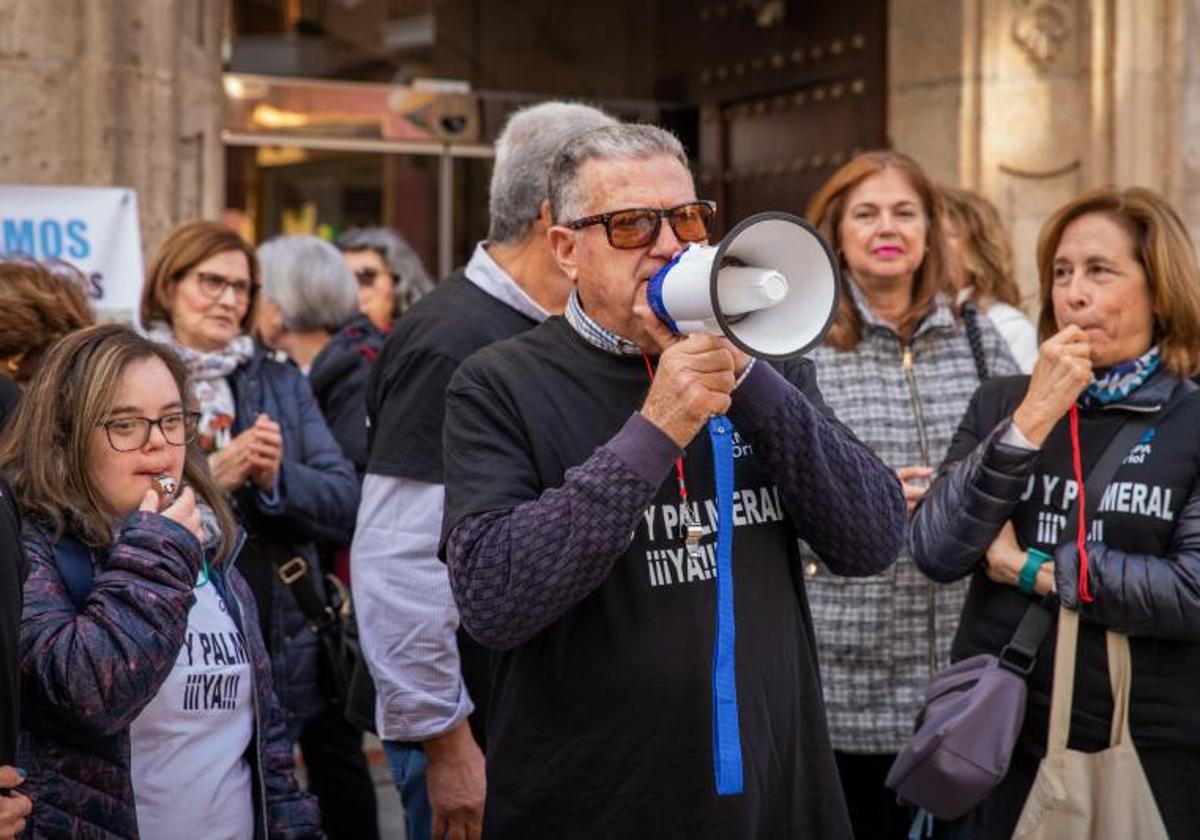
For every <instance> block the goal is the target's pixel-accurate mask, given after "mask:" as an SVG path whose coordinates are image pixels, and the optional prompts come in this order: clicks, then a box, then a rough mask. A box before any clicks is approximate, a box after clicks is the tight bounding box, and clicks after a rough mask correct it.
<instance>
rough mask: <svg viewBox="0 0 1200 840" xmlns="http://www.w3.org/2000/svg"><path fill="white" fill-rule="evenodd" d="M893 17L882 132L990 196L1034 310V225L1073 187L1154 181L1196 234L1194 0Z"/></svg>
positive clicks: (970, 2) (926, 3) (1042, 1)
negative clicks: (1189, 59)
mask: <svg viewBox="0 0 1200 840" xmlns="http://www.w3.org/2000/svg"><path fill="white" fill-rule="evenodd" d="M889 14H890V28H889V51H890V54H889V69H890V71H891V79H892V92H891V98H890V100H889V103H890V106H891V111H890V113H889V131H890V134H891V137H892V140H893V142H894V143H895V145H896V147H897V148H900V149H902V150H905V151H907V152H909V153H910V154H913V155H914V156H915V157H916V158H917V159H918V160H920V161H922V162H923V163H925V164H926V165H927V166H928V167H929V169H930V170H931V172H932V173H933V174H934V175H935V176H936V177H938V178H939V179H941V180H944V181H948V182H951V183H958V184H960V185H962V186H966V187H970V188H972V189H976V190H978V191H979V192H981V193H982V194H984V195H985V196H987V197H988V198H990V199H991V200H992V201H993V202H995V204H996V205H997V207H998V208H999V209H1000V212H1001V215H1002V216H1003V217H1004V219H1005V220H1006V221H1007V223H1008V225H1009V227H1010V229H1011V231H1012V235H1013V242H1014V247H1015V249H1016V255H1017V273H1018V280H1019V282H1020V284H1021V287H1022V291H1023V292H1024V293H1025V295H1026V299H1027V300H1028V301H1029V302H1030V306H1029V308H1030V310H1031V312H1032V311H1033V309H1034V308H1035V306H1036V305H1035V304H1034V303H1033V301H1032V298H1033V297H1034V295H1035V292H1036V288H1037V276H1036V267H1035V248H1036V243H1037V235H1038V231H1039V230H1040V228H1041V225H1042V223H1043V222H1044V221H1045V219H1046V217H1047V216H1048V215H1049V214H1050V213H1051V212H1053V210H1054V209H1055V208H1057V207H1059V206H1060V205H1062V204H1063V203H1064V202H1066V201H1067V200H1069V199H1071V198H1072V197H1074V196H1075V195H1077V194H1078V193H1079V192H1081V191H1083V190H1086V189H1091V188H1094V187H1098V186H1102V185H1106V184H1113V185H1116V186H1118V187H1127V186H1134V185H1140V186H1146V187H1150V188H1152V189H1155V190H1158V191H1160V192H1162V193H1163V194H1164V195H1166V197H1167V198H1168V199H1169V200H1171V201H1172V202H1174V203H1175V205H1176V207H1177V208H1179V210H1180V211H1181V213H1182V214H1183V215H1184V217H1185V219H1186V221H1187V222H1188V223H1189V225H1190V227H1191V229H1192V231H1193V234H1196V233H1200V140H1198V139H1197V137H1200V134H1198V132H1197V129H1200V68H1196V67H1194V66H1189V65H1188V64H1187V63H1186V62H1185V61H1184V57H1185V56H1186V55H1188V54H1189V53H1190V54H1192V55H1195V54H1197V49H1198V48H1200V32H1198V31H1197V28H1198V26H1197V25H1198V22H1200V21H1198V19H1200V0H962V2H961V3H959V2H944V3H943V2H938V0H892V2H891V3H890V6H889ZM1189 48H1190V49H1189Z"/></svg>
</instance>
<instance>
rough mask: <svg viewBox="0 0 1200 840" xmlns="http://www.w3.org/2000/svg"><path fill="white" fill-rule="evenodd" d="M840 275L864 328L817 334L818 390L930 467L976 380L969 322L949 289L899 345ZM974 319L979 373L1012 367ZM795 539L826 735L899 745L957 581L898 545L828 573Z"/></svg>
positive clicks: (856, 426) (901, 453)
mask: <svg viewBox="0 0 1200 840" xmlns="http://www.w3.org/2000/svg"><path fill="white" fill-rule="evenodd" d="M849 285H850V290H851V294H852V295H853V296H854V300H855V303H856V304H857V306H858V309H859V312H861V313H862V317H863V321H864V332H863V339H862V341H860V342H859V344H858V346H857V347H856V348H854V349H853V350H851V351H849V352H841V351H838V350H834V349H833V348H831V347H829V346H822V347H819V348H817V349H816V350H814V351H813V352H812V353H810V355H809V357H810V358H811V359H812V360H813V361H814V362H815V363H816V366H817V381H818V385H819V386H820V389H821V393H822V394H823V395H824V396H825V400H826V402H827V403H828V404H829V406H830V407H831V408H833V410H834V412H835V413H836V414H837V417H838V419H839V420H841V421H842V423H844V424H845V425H846V426H848V427H849V428H850V429H851V430H852V431H853V432H854V433H855V434H856V435H857V436H858V438H859V439H860V440H861V441H862V442H863V443H865V444H866V445H867V446H869V447H870V448H871V449H872V450H874V452H875V454H877V455H878V456H879V457H880V458H882V459H883V461H884V463H886V464H887V465H888V466H889V467H891V468H892V469H899V468H900V467H906V466H917V465H927V466H930V467H934V468H936V467H937V466H938V465H939V464H940V463H941V462H942V459H943V458H944V457H945V453H946V449H947V447H948V446H949V444H950V439H951V437H952V436H953V435H954V431H955V429H956V428H957V427H958V424H959V421H960V420H961V418H962V416H963V412H964V411H965V410H966V408H967V405H968V403H969V402H970V399H971V395H972V394H973V393H974V392H975V389H976V388H977V387H978V386H979V374H978V372H977V369H976V366H975V363H974V361H973V359H972V356H971V347H970V343H969V342H968V340H967V334H966V330H965V328H964V326H963V324H962V322H961V321H959V320H958V319H957V318H956V317H955V316H954V313H953V311H952V310H951V308H950V304H949V301H948V300H946V299H944V298H939V299H938V300H937V303H936V306H935V308H934V309H933V311H932V312H930V314H929V315H928V316H926V318H925V319H924V320H923V321H922V322H921V323H920V325H919V326H918V327H917V329H916V331H915V333H914V334H913V337H912V340H911V342H910V343H909V345H908V346H907V347H905V346H904V345H903V344H902V343H901V341H900V336H899V335H898V334H897V333H896V331H895V330H894V329H893V328H892V327H891V326H889V325H888V324H886V323H884V322H883V321H881V320H880V319H879V318H878V317H877V316H876V315H875V314H874V313H873V312H872V311H871V309H870V307H869V306H868V304H867V302H866V299H865V297H864V296H863V295H862V294H861V292H860V291H859V290H858V288H857V287H856V286H855V285H854V284H852V283H851V284H849ZM977 323H978V325H979V330H980V334H981V339H982V345H983V349H984V356H985V358H986V360H987V372H988V375H989V376H1007V375H1011V374H1016V373H1019V371H1018V368H1017V364H1016V362H1015V361H1014V360H1013V358H1012V355H1011V354H1010V352H1009V350H1008V346H1007V345H1006V344H1005V342H1004V339H1003V338H1001V336H1000V334H999V333H997V332H996V330H995V328H994V327H993V326H992V325H991V322H990V321H989V320H988V319H987V318H985V317H980V318H977ZM863 527H871V523H869V522H864V523H863ZM906 544H907V541H906ZM801 549H802V552H803V554H804V570H805V577H806V581H805V583H806V586H807V589H808V597H809V603H810V604H811V606H812V614H813V624H814V625H815V627H816V631H817V651H818V654H819V656H820V662H821V675H822V680H823V683H824V689H825V703H826V708H827V712H828V715H829V728H830V735H831V737H832V740H833V747H834V749H835V750H839V751H843V752H851V753H875V754H880V753H895V752H899V750H900V749H901V748H902V747H903V746H904V744H905V743H906V742H907V740H908V738H909V736H910V735H911V734H912V728H913V721H914V719H915V718H916V715H917V712H918V711H919V710H920V707H921V702H922V699H923V698H924V696H925V688H926V685H927V683H928V681H929V677H930V676H931V675H932V674H933V673H935V672H936V671H937V670H940V669H941V668H943V667H945V666H946V665H948V664H949V661H950V642H951V639H952V638H953V636H954V631H955V628H956V627H957V625H958V617H959V615H960V614H961V613H962V605H963V598H964V596H965V593H966V581H960V582H957V583H953V584H947V585H942V584H935V583H933V582H932V581H930V580H929V579H928V578H927V577H925V575H923V574H922V573H921V572H920V571H918V569H917V567H916V566H915V565H914V564H913V561H912V557H911V556H910V554H909V552H908V549H907V548H904V549H903V550H902V551H901V552H900V555H899V557H897V558H896V562H895V564H893V565H892V566H889V567H888V569H887V570H886V571H884V572H883V573H882V574H878V575H874V576H872V577H866V578H847V577H839V576H837V575H834V574H832V573H831V572H830V571H829V570H828V567H827V566H826V564H825V563H824V562H823V561H822V560H821V558H819V557H818V556H817V555H816V554H815V553H814V552H813V551H812V550H811V549H810V548H809V547H808V546H806V545H802V546H801Z"/></svg>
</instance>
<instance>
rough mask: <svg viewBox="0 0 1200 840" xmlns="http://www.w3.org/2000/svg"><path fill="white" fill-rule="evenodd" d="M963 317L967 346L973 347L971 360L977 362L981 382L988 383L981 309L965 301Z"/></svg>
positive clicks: (976, 371) (977, 372) (976, 370)
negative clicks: (981, 328) (980, 329)
mask: <svg viewBox="0 0 1200 840" xmlns="http://www.w3.org/2000/svg"><path fill="white" fill-rule="evenodd" d="M960 311H961V312H962V317H963V327H964V328H965V329H966V331H967V344H969V345H970V346H971V358H972V359H973V360H974V362H975V373H976V374H978V376H979V381H980V382H985V381H987V378H988V364H987V355H986V354H985V353H984V352H983V335H982V334H981V333H980V331H979V308H978V307H977V306H975V304H973V303H971V301H969V300H968V301H964V302H963V305H962V306H961V307H960Z"/></svg>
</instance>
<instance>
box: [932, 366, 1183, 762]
mask: <svg viewBox="0 0 1200 840" xmlns="http://www.w3.org/2000/svg"><path fill="white" fill-rule="evenodd" d="M1028 381H1029V380H1028V377H1008V378H1003V379H996V380H991V381H989V382H987V383H986V384H984V385H983V386H981V387H980V389H979V391H978V392H977V393H976V394H975V397H974V399H973V400H972V402H971V405H970V407H969V408H968V409H967V413H966V415H965V417H964V418H963V421H962V424H961V426H960V427H959V430H958V432H957V434H956V435H955V438H954V440H953V442H952V443H951V445H950V451H949V453H948V454H947V457H946V461H945V465H944V466H943V468H942V470H941V473H940V474H939V476H938V478H937V480H936V481H935V482H934V484H933V486H932V487H931V488H930V489H929V492H928V493H927V494H926V496H925V498H924V499H923V501H922V503H921V505H920V507H919V508H918V509H917V511H916V514H915V517H914V520H913V526H912V542H913V558H914V559H915V560H916V563H917V565H918V566H919V567H920V568H921V569H922V570H923V571H924V572H925V573H926V574H928V575H929V576H930V577H931V578H933V579H934V580H937V581H950V580H956V579H958V578H961V577H964V576H966V575H969V574H972V573H974V578H973V579H972V581H971V588H970V592H969V594H968V596H967V602H966V605H965V607H964V610H963V617H962V621H961V623H960V625H959V630H958V634H957V636H956V638H955V641H954V648H953V658H954V659H955V660H960V659H963V658H965V657H968V656H971V655H973V654H975V653H980V652H987V653H992V654H996V653H998V652H999V650H1000V648H1001V647H1002V646H1003V645H1004V644H1005V643H1006V642H1007V641H1008V639H1009V638H1011V635H1012V632H1013V630H1014V629H1015V628H1016V625H1017V623H1018V622H1019V621H1020V619H1021V616H1022V615H1023V613H1024V611H1025V608H1026V607H1027V606H1028V605H1029V603H1030V598H1029V597H1028V596H1026V595H1023V594H1022V593H1021V592H1019V591H1018V590H1017V589H1016V588H1015V587H1012V586H1005V585H1001V584H997V583H993V582H992V581H990V580H989V579H988V578H987V576H986V575H985V574H984V571H983V562H982V561H983V557H984V553H985V551H986V550H987V547H988V546H989V544H990V543H991V541H992V540H993V539H994V538H995V536H996V534H997V533H998V532H999V530H1000V528H1001V526H1002V525H1003V524H1004V522H1005V521H1006V520H1009V519H1011V520H1012V521H1013V524H1014V526H1015V527H1016V530H1017V535H1018V541H1019V542H1020V544H1021V545H1022V546H1023V547H1029V546H1031V545H1033V546H1035V547H1037V548H1040V549H1041V550H1043V551H1046V552H1048V553H1052V554H1053V555H1054V559H1055V566H1056V569H1055V579H1056V583H1057V588H1058V592H1059V593H1060V597H1061V598H1062V600H1063V603H1064V604H1065V605H1066V606H1068V607H1070V608H1072V609H1078V610H1079V612H1080V615H1081V617H1082V618H1083V622H1084V623H1083V624H1082V626H1081V633H1080V642H1079V653H1078V660H1077V664H1076V671H1077V685H1076V693H1075V711H1074V716H1073V720H1072V743H1073V745H1076V746H1077V747H1078V748H1092V749H1095V748H1098V747H1100V746H1101V745H1104V744H1106V743H1107V740H1108V721H1109V718H1110V716H1111V710H1112V702H1111V693H1110V689H1109V687H1108V676H1107V665H1106V656H1105V652H1104V634H1103V632H1102V630H1103V628H1105V627H1107V628H1111V629H1113V630H1117V631H1120V632H1123V633H1127V634H1128V635H1129V636H1130V637H1131V639H1130V645H1131V650H1132V654H1133V689H1132V694H1131V714H1130V717H1131V725H1132V730H1133V736H1134V741H1135V742H1137V744H1138V746H1139V747H1143V746H1169V747H1174V748H1184V749H1192V750H1197V751H1200V716H1198V715H1197V714H1196V711H1195V710H1196V709H1200V481H1197V479H1198V478H1200V434H1197V429H1198V428H1200V390H1196V389H1195V386H1194V385H1193V384H1191V383H1187V382H1184V383H1183V384H1181V380H1179V379H1178V378H1176V377H1174V376H1173V375H1171V374H1170V373H1168V372H1166V371H1162V372H1159V373H1157V374H1156V375H1154V376H1153V377H1151V378H1150V380H1149V381H1148V382H1146V383H1145V384H1144V385H1143V386H1142V387H1141V388H1139V389H1138V390H1136V391H1135V392H1134V393H1133V394H1132V395H1130V396H1129V397H1127V398H1126V399H1125V400H1124V401H1122V402H1119V403H1116V404H1113V405H1110V406H1107V407H1106V408H1104V409H1081V410H1080V412H1079V414H1080V441H1081V442H1080V449H1081V452H1082V460H1083V471H1084V474H1085V475H1086V474H1087V471H1088V470H1089V469H1090V468H1091V465H1092V464H1093V463H1094V462H1095V460H1096V458H1098V457H1099V455H1100V454H1101V452H1102V451H1103V450H1104V448H1105V447H1106V445H1107V442H1108V440H1110V439H1111V437H1112V435H1114V434H1115V433H1116V430H1117V429H1118V428H1119V426H1120V425H1121V423H1122V422H1123V420H1124V418H1125V417H1128V416H1129V413H1130V412H1135V411H1142V412H1145V411H1157V410H1158V409H1159V408H1161V406H1162V405H1164V404H1165V403H1166V401H1167V400H1168V399H1169V398H1170V396H1171V394H1172V392H1173V391H1174V389H1175V388H1176V387H1185V388H1189V389H1192V391H1193V393H1191V394H1189V395H1188V396H1187V397H1186V398H1185V399H1184V400H1183V401H1182V402H1181V403H1180V404H1179V405H1178V406H1177V407H1176V408H1175V409H1174V410H1173V411H1172V412H1171V413H1170V415H1169V416H1168V417H1166V418H1165V419H1164V420H1163V421H1162V423H1161V424H1156V426H1155V427H1153V428H1152V429H1151V431H1149V432H1147V433H1146V435H1145V436H1143V438H1142V440H1141V442H1140V443H1139V444H1137V445H1136V446H1135V447H1134V448H1133V449H1132V450H1131V451H1130V454H1129V455H1128V456H1126V459H1125V461H1124V462H1123V463H1122V465H1121V466H1120V467H1119V468H1118V469H1117V472H1116V474H1115V475H1114V477H1113V479H1112V481H1111V482H1110V483H1109V485H1108V488H1107V490H1106V492H1105V495H1104V499H1103V501H1102V502H1101V504H1100V506H1099V510H1098V512H1097V515H1096V516H1095V518H1094V521H1093V523H1089V525H1090V527H1091V528H1092V531H1091V533H1090V537H1091V538H1089V540H1088V543H1087V549H1088V558H1089V564H1088V568H1089V574H1088V581H1089V586H1090V588H1091V592H1092V595H1093V596H1094V600H1093V601H1092V602H1090V603H1081V602H1080V600H1079V598H1078V595H1077V589H1076V583H1077V577H1076V576H1077V574H1078V569H1079V562H1078V559H1079V558H1078V550H1077V548H1076V546H1075V538H1076V526H1075V523H1074V522H1070V523H1067V522H1066V516H1065V513H1066V510H1067V509H1068V507H1069V506H1070V503H1071V501H1073V498H1074V496H1073V491H1074V480H1073V479H1072V475H1073V473H1072V470H1071V444H1070V439H1069V435H1068V429H1067V426H1068V421H1067V419H1066V418H1065V417H1064V418H1063V420H1062V421H1060V422H1059V424H1058V425H1057V426H1056V427H1055V429H1054V430H1053V431H1052V432H1051V434H1050V436H1049V437H1048V438H1047V439H1046V442H1045V444H1044V445H1043V446H1042V448H1041V449H1040V450H1038V451H1027V450H1022V449H1018V448H1014V447H1010V446H1007V445H1005V444H1003V443H1001V442H1000V438H1001V437H1002V436H1003V434H1004V432H1005V431H1006V430H1007V429H1008V428H1009V426H1010V424H1011V415H1012V412H1013V410H1014V409H1015V408H1016V406H1017V405H1018V404H1019V403H1020V401H1021V399H1022V398H1023V397H1024V394H1025V391H1026V388H1027V387H1028ZM1053 645H1054V642H1053V633H1052V634H1051V636H1050V638H1048V639H1047V640H1046V642H1044V643H1043V646H1042V656H1041V658H1040V660H1039V661H1038V664H1037V666H1036V668H1035V670H1034V672H1033V674H1031V676H1030V709H1029V714H1028V716H1027V719H1026V731H1025V733H1024V734H1023V736H1022V737H1023V738H1026V737H1029V738H1031V739H1032V742H1033V743H1032V746H1035V747H1036V748H1038V749H1039V751H1044V747H1045V740H1044V738H1045V735H1044V733H1045V727H1046V714H1047V710H1048V706H1049V691H1050V685H1051V682H1052V680H1051V676H1052V659H1053V656H1052V654H1051V652H1052V651H1053V649H1054V647H1053ZM1038 742H1040V743H1038Z"/></svg>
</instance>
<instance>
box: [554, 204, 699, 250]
mask: <svg viewBox="0 0 1200 840" xmlns="http://www.w3.org/2000/svg"><path fill="white" fill-rule="evenodd" d="M716 215H717V203H716V202H715V201H689V202H688V203H687V204H680V205H678V206H676V207H666V208H660V207H631V208H629V209H628V210H614V211H613V212H611V213H600V214H598V215H595V216H586V217H584V218H582V219H576V220H575V221H573V222H566V223H564V225H563V227H567V228H570V229H571V230H580V229H581V228H585V227H588V226H589V225H604V232H605V234H607V236H608V244H609V245H611V246H613V247H614V248H644V247H645V246H647V245H649V244H650V243H651V242H653V241H654V240H655V239H657V238H658V232H659V230H660V229H661V228H662V220H663V219H666V220H667V221H668V222H669V223H670V225H671V230H673V231H674V232H675V237H676V238H677V239H678V240H679V241H680V242H701V241H703V240H705V239H708V237H709V232H710V231H711V230H712V222H713V219H714V218H715V217H716Z"/></svg>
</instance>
